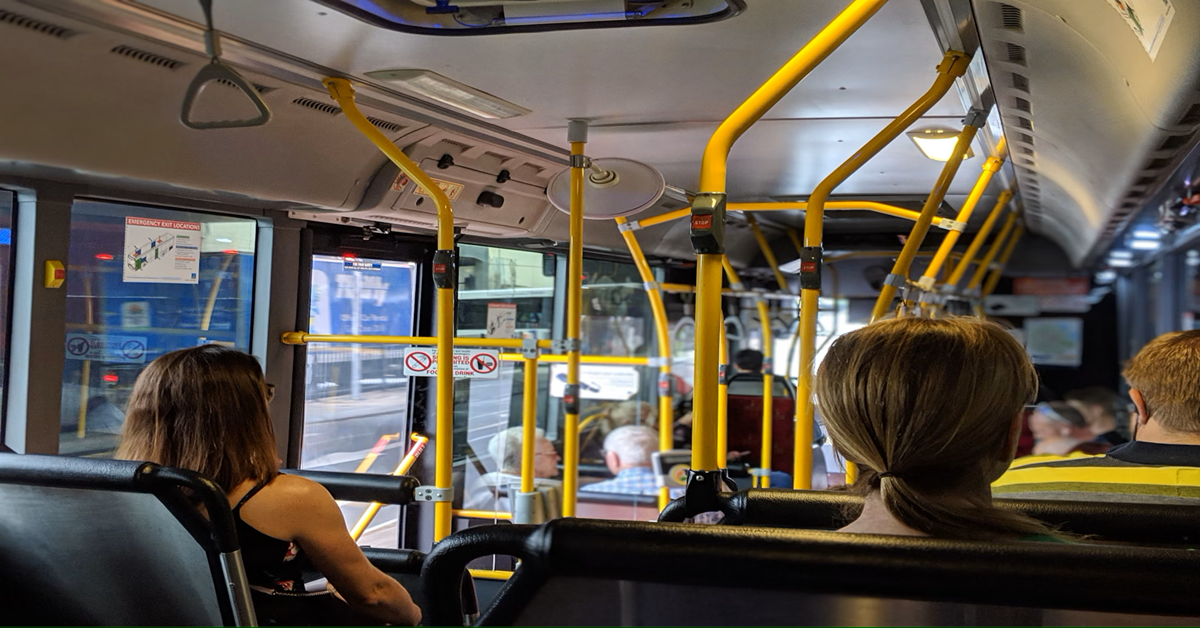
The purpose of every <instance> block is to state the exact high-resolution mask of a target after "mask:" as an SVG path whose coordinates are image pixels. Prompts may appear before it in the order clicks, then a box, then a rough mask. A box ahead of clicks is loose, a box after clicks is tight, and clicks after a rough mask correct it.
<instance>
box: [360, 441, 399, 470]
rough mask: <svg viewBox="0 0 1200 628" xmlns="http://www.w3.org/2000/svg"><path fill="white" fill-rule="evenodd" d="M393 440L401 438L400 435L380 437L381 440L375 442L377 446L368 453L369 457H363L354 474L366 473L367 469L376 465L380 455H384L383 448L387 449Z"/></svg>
mask: <svg viewBox="0 0 1200 628" xmlns="http://www.w3.org/2000/svg"><path fill="white" fill-rule="evenodd" d="M393 438H400V433H399V432H396V433H395V434H384V435H383V436H380V437H379V440H377V441H375V446H374V447H372V448H371V451H369V452H367V455H366V456H364V457H363V459H362V462H360V463H358V467H356V468H355V469H354V472H355V473H366V472H367V469H370V468H371V465H372V464H374V463H375V459H376V458H378V457H379V454H381V453H383V448H384V447H387V444H388V443H389V442H391V440H392V439H393Z"/></svg>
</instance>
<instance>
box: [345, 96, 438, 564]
mask: <svg viewBox="0 0 1200 628" xmlns="http://www.w3.org/2000/svg"><path fill="white" fill-rule="evenodd" d="M321 82H322V83H323V84H324V85H325V88H326V89H328V90H329V95H330V97H332V98H333V99H334V100H335V101H336V102H337V104H338V106H340V107H341V108H342V113H343V114H345V116H346V119H347V120H349V121H350V122H351V124H353V125H354V126H355V128H357V129H358V130H359V132H360V133H362V134H363V135H365V136H366V137H367V139H369V140H371V143H372V144H374V145H375V146H376V147H377V148H379V150H380V151H382V152H383V154H385V155H387V157H388V159H390V160H391V161H392V163H394V164H396V167H397V168H399V169H400V171H401V172H403V173H404V174H406V175H408V177H409V178H410V179H412V180H414V181H416V182H417V185H420V186H421V188H422V189H424V190H425V192H426V193H427V194H429V195H430V197H431V198H433V203H434V206H435V207H436V208H437V251H435V252H434V255H433V282H434V285H436V286H437V338H438V341H437V349H438V351H437V354H438V355H437V365H438V373H441V374H442V376H440V377H438V378H437V393H436V405H435V407H436V409H437V410H436V412H437V428H436V429H437V433H436V434H434V436H435V438H436V441H435V442H434V454H435V455H434V458H435V462H434V469H435V470H434V481H433V483H434V486H435V487H436V489H437V490H436V491H435V493H436V495H435V500H434V506H433V521H434V522H433V540H434V541H435V542H437V541H440V540H442V538H444V537H445V536H447V535H448V534H450V510H451V508H450V499H451V497H452V494H453V486H452V485H451V470H452V463H453V461H452V457H453V455H454V439H453V437H452V434H453V433H454V376H453V373H454V345H453V341H452V339H453V338H454V290H455V288H456V287H457V286H456V284H457V283H458V279H457V275H458V273H457V272H456V266H457V264H458V262H457V260H456V258H455V254H454V209H453V208H452V207H451V205H450V198H449V197H447V196H446V193H445V192H444V191H442V188H440V187H439V186H438V185H437V183H436V182H434V180H433V179H432V178H430V177H429V175H427V174H425V172H424V171H422V170H421V168H420V167H419V166H417V164H416V163H415V162H413V160H411V159H409V158H408V155H405V154H404V151H402V150H400V148H398V147H397V146H396V145H395V144H393V143H392V141H391V140H389V139H388V138H387V136H386V135H384V134H383V133H381V132H380V131H379V129H377V128H375V125H374V124H371V121H370V120H367V118H366V116H364V115H363V114H362V112H360V111H359V110H358V105H356V104H355V103H354V87H353V86H352V85H351V84H350V81H348V80H346V79H343V78H327V79H325V80H323V81H321Z"/></svg>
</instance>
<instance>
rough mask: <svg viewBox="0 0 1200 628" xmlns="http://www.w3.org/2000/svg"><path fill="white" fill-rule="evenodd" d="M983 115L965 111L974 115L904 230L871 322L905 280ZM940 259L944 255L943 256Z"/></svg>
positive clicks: (883, 311)
mask: <svg viewBox="0 0 1200 628" xmlns="http://www.w3.org/2000/svg"><path fill="white" fill-rule="evenodd" d="M985 115H986V114H984V113H983V112H980V111H972V112H971V113H970V114H968V117H969V118H976V119H971V120H970V121H969V122H968V123H967V124H966V126H964V127H963V130H962V132H961V133H959V134H958V141H957V142H955V144H954V150H953V151H952V152H951V153H950V159H947V160H946V165H945V166H943V167H942V172H941V174H939V175H938V179H937V182H936V183H935V184H934V186H933V191H932V192H930V194H929V196H928V197H927V198H926V199H925V206H924V207H922V208H921V216H920V218H917V221H916V222H914V223H913V226H912V231H911V232H910V233H909V234H908V239H907V240H905V241H904V247H903V248H902V249H900V255H898V256H897V257H896V261H895V263H893V264H892V272H891V274H889V275H888V276H887V279H886V280H885V281H884V283H883V287H882V288H880V290H879V298H878V299H876V300H875V309H874V310H873V311H872V312H871V322H875V321H877V320H879V319H880V318H883V317H884V316H885V315H886V314H887V313H888V310H890V309H891V307H892V299H893V298H894V297H895V296H896V289H897V288H899V287H903V286H904V285H905V284H906V283H907V282H908V272H909V270H910V269H911V268H912V261H913V258H914V257H916V255H917V251H918V250H920V248H921V243H922V242H924V241H925V236H926V234H928V233H929V225H930V223H932V222H933V215H934V214H936V213H937V210H938V207H939V206H941V204H942V199H944V198H946V190H949V189H950V184H951V183H953V182H954V175H955V174H958V167H959V166H960V165H962V160H963V157H965V156H966V154H967V150H969V149H970V148H971V142H973V141H975V133H976V132H977V131H979V126H977V125H978V124H983V118H984V116H985ZM935 259H936V257H935ZM943 259H945V258H944V257H943Z"/></svg>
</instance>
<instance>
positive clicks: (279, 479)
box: [263, 473, 333, 508]
mask: <svg viewBox="0 0 1200 628" xmlns="http://www.w3.org/2000/svg"><path fill="white" fill-rule="evenodd" d="M263 493H264V494H266V495H270V498H271V501H274V502H282V503H286V504H290V505H291V506H293V507H297V508H307V507H311V506H315V505H320V504H331V503H333V496H332V495H330V494H329V491H328V490H326V489H325V487H324V486H321V485H320V484H318V483H316V482H313V481H312V480H309V479H308V478H302V477H300V476H297V475H288V474H286V473H280V474H279V475H277V476H275V479H274V480H271V483H270V484H268V485H267V487H266V489H264V490H263Z"/></svg>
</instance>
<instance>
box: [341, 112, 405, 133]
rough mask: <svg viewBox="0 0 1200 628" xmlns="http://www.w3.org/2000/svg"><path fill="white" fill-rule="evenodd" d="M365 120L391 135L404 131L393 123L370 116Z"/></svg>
mask: <svg viewBox="0 0 1200 628" xmlns="http://www.w3.org/2000/svg"><path fill="white" fill-rule="evenodd" d="M338 113H341V109H338ZM367 120H370V121H371V124H374V125H375V126H377V127H379V128H380V129H383V130H384V131H391V132H392V133H399V132H400V131H402V130H404V127H403V126H400V125H399V124H396V123H395V122H388V121H387V120H380V119H379V118H375V117H372V116H367Z"/></svg>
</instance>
